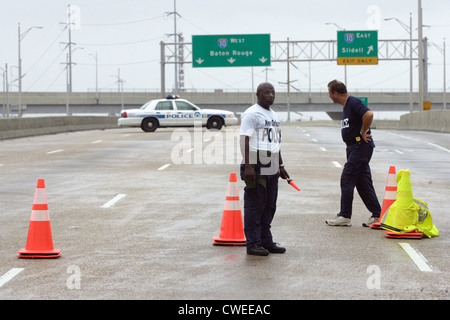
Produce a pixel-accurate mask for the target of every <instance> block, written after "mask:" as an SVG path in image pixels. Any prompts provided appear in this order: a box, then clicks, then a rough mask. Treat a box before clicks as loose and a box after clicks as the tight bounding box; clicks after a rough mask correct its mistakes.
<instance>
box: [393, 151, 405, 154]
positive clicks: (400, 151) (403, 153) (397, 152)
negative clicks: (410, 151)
mask: <svg viewBox="0 0 450 320" xmlns="http://www.w3.org/2000/svg"><path fill="white" fill-rule="evenodd" d="M394 151H395V152H397V153H399V154H405V153H404V152H401V151H400V150H394Z"/></svg>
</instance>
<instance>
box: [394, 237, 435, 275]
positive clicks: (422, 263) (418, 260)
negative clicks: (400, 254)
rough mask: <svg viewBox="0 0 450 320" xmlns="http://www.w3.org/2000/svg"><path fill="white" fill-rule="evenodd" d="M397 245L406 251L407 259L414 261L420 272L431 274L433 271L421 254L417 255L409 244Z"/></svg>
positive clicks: (401, 243)
mask: <svg viewBox="0 0 450 320" xmlns="http://www.w3.org/2000/svg"><path fill="white" fill-rule="evenodd" d="M399 245H400V246H401V247H402V248H403V250H405V251H406V253H407V254H408V255H409V257H410V258H411V259H412V261H414V263H415V264H416V265H417V267H418V268H419V270H420V271H424V272H433V269H431V267H430V266H429V265H428V264H427V262H428V261H427V260H426V259H425V257H424V256H423V255H421V254H419V253H418V252H417V251H416V250H414V248H413V247H411V245H410V244H409V243H403V242H399Z"/></svg>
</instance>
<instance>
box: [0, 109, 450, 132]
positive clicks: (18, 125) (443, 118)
mask: <svg viewBox="0 0 450 320" xmlns="http://www.w3.org/2000/svg"><path fill="white" fill-rule="evenodd" d="M117 119H118V117H115V116H108V117H101V116H68V117H67V116H62V117H35V118H13V119H0V139H11V138H20V137H27V136H35V135H41V134H51V133H60V132H68V131H81V130H95V129H112V128H118V125H117ZM290 125H300V126H312V125H315V126H320V125H322V126H323V125H326V126H337V127H338V126H340V123H339V121H331V120H330V121H304V122H292V123H290ZM372 128H374V129H388V130H389V129H393V130H396V129H400V130H424V131H436V132H448V133H450V110H431V111H422V112H414V113H412V114H405V115H402V116H401V117H400V121H395V120H378V121H374V123H373V125H372Z"/></svg>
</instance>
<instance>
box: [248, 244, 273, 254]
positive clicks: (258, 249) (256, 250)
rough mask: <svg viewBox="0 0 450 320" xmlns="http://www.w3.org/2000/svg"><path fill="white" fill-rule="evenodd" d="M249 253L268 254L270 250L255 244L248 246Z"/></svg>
mask: <svg viewBox="0 0 450 320" xmlns="http://www.w3.org/2000/svg"><path fill="white" fill-rule="evenodd" d="M247 254H250V255H254V256H267V255H268V254H269V251H268V250H266V249H264V248H263V247H260V246H253V247H250V248H247Z"/></svg>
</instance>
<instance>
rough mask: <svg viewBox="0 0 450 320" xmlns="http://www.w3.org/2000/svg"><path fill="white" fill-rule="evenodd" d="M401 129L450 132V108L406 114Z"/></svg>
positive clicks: (402, 118)
mask: <svg viewBox="0 0 450 320" xmlns="http://www.w3.org/2000/svg"><path fill="white" fill-rule="evenodd" d="M399 128H400V129H404V130H424V131H436V132H450V110H429V111H421V112H414V113H408V114H404V115H402V116H401V117H400V124H399Z"/></svg>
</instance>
